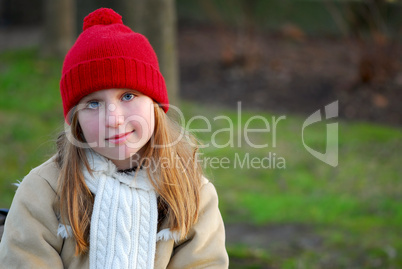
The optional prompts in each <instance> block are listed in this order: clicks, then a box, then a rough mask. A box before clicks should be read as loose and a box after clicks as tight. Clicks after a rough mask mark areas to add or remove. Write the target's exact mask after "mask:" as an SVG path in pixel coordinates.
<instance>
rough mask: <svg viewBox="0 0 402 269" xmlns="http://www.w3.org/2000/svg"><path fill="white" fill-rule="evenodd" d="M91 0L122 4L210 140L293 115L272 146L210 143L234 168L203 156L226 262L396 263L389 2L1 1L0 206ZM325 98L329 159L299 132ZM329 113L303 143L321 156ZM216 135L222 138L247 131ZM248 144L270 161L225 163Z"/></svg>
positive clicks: (25, 158) (400, 251) (54, 116)
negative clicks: (330, 132) (333, 141)
mask: <svg viewBox="0 0 402 269" xmlns="http://www.w3.org/2000/svg"><path fill="white" fill-rule="evenodd" d="M99 7H110V8H113V9H115V10H116V11H117V12H118V13H120V14H121V15H122V16H123V21H124V23H125V24H127V25H128V26H130V27H131V28H132V29H133V30H134V31H138V32H141V33H143V34H145V35H146V36H147V37H148V39H149V40H150V42H151V44H152V45H153V47H154V48H155V50H156V52H157V54H158V58H159V61H160V66H161V70H162V73H163V75H164V76H165V79H166V82H167V86H168V91H169V97H170V99H171V103H172V104H174V105H177V106H179V107H180V109H182V111H183V113H184V115H185V118H186V119H187V120H188V119H191V118H192V117H194V116H200V115H202V116H204V117H206V118H207V119H209V120H210V122H211V124H212V126H211V128H212V129H211V132H205V133H195V134H196V135H197V136H198V137H199V138H200V140H201V141H203V142H204V143H205V144H208V143H209V142H211V135H212V134H213V133H214V131H218V130H222V128H229V127H230V128H233V129H234V130H238V129H240V130H243V128H244V125H245V122H247V121H248V120H249V119H251V118H252V117H255V116H256V115H258V116H261V117H263V118H266V119H268V121H269V122H270V123H273V120H272V119H273V117H276V118H279V117H280V116H285V117H286V118H285V119H284V120H282V121H281V122H280V123H278V126H277V129H276V137H275V140H276V141H275V142H276V143H273V140H274V137H273V136H274V134H273V132H271V133H253V134H250V136H249V137H250V139H251V140H252V141H253V142H254V143H255V144H265V143H268V146H267V147H265V148H262V149H256V148H253V147H251V146H250V145H249V144H247V143H244V142H243V143H241V145H240V144H239V143H235V145H228V146H226V147H213V146H210V147H207V148H205V149H204V150H203V154H204V156H205V157H209V158H212V157H217V158H228V159H229V160H230V165H229V167H228V168H224V167H220V168H219V167H213V166H210V165H206V168H205V170H206V173H207V175H208V177H209V178H210V179H211V180H212V181H213V182H214V184H215V186H216V188H217V190H218V193H219V197H220V208H221V212H222V215H223V218H224V220H225V224H226V230H227V248H228V252H229V255H230V258H231V265H230V268H402V242H401V240H400V238H401V236H402V232H401V229H400V227H401V225H402V203H401V201H402V181H401V179H402V176H401V175H402V168H401V161H402V156H401V149H402V129H401V126H402V106H401V104H402V38H401V36H402V16H401V15H402V3H401V2H400V1H396V0H388V1H385V0H365V1H363V0H325V1H324V0H247V1H246V0H193V1H185V0H176V1H174V0H131V1H128V0H119V1H111V0H109V1H107V0H102V1H95V0H82V1H73V0H60V1H51V0H47V1H46V0H29V1H28V0H12V1H11V0H0V143H1V146H0V147H1V148H0V207H5V208H7V207H9V206H10V204H11V201H12V198H13V195H14V193H15V189H16V187H15V186H13V185H12V183H15V182H17V181H18V180H22V179H23V177H24V176H25V175H26V174H27V173H28V172H29V171H30V170H31V169H32V168H34V167H35V166H37V165H39V164H41V163H42V162H43V161H45V160H46V159H47V158H49V157H50V156H51V155H52V154H53V153H54V152H55V145H54V141H55V139H56V137H57V134H58V132H59V131H61V130H62V129H63V113H62V105H61V98H60V94H59V86H58V83H59V80H60V73H61V67H62V61H63V57H64V55H65V54H66V52H67V51H68V49H69V48H70V47H71V45H72V44H73V43H74V41H75V39H76V38H77V36H78V34H79V33H81V29H82V20H83V18H84V17H85V16H86V15H87V14H88V13H90V12H92V11H93V10H95V9H96V8H99ZM334 101H338V102H339V117H338V118H336V119H332V120H331V121H330V123H338V124H339V146H338V147H339V164H338V166H337V167H332V166H329V165H327V164H325V163H323V162H321V161H319V160H318V159H316V158H314V157H313V156H312V155H310V153H309V152H308V151H307V150H306V149H305V147H304V146H303V141H302V126H303V122H304V121H305V120H306V118H307V117H308V116H309V115H310V114H312V113H314V112H315V111H317V110H319V109H323V108H324V107H325V105H327V104H329V103H331V102H334ZM238 102H241V108H242V111H241V114H239V113H238V112H239V111H238V110H236V108H238V105H239V104H238ZM173 116H174V115H173ZM219 116H227V117H229V118H231V119H232V123H233V126H229V125H228V122H227V121H225V120H218V119H217V118H216V117H219ZM324 118H325V117H324ZM326 124H327V122H326V121H323V122H318V123H316V124H314V125H311V126H309V127H308V128H306V129H305V130H304V131H305V133H304V142H305V143H306V144H307V145H308V146H309V147H311V148H314V149H316V150H317V151H320V152H325V150H326V146H327V142H326V137H327V133H326V127H327V125H326ZM187 127H188V128H189V129H192V130H195V129H202V128H206V124H205V121H197V120H194V121H192V122H191V125H190V126H187ZM248 127H249V128H255V129H257V128H265V125H264V122H263V121H262V120H260V121H258V120H254V121H251V122H250V125H249V126H248ZM226 130H227V129H226ZM213 139H214V140H215V141H218V142H219V143H220V145H225V144H226V143H227V142H228V141H229V139H234V141H244V136H243V135H242V133H237V131H236V132H235V133H234V134H233V136H231V135H230V133H229V132H219V133H217V135H215V136H214V137H213ZM274 154H275V155H274ZM246 156H249V157H250V159H251V158H253V157H256V158H259V159H261V158H265V157H268V156H271V157H270V161H271V162H272V163H271V164H272V165H271V167H269V168H266V167H265V168H261V167H247V166H243V167H239V165H237V166H235V165H234V163H235V162H236V158H238V157H240V158H241V160H244V159H243V158H246ZM274 156H275V157H274ZM275 158H276V162H277V163H278V162H279V160H284V161H285V167H278V165H275V164H274V162H275Z"/></svg>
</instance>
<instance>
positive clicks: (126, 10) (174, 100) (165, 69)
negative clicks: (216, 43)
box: [119, 0, 179, 106]
mask: <svg viewBox="0 0 402 269" xmlns="http://www.w3.org/2000/svg"><path fill="white" fill-rule="evenodd" d="M119 9H120V10H121V15H122V16H123V22H124V24H126V25H127V26H129V27H130V28H131V29H133V31H136V32H139V33H141V34H143V35H145V36H146V37H147V38H148V40H149V42H150V43H151V45H152V47H153V48H154V50H155V52H156V54H157V56H158V60H159V67H160V70H161V73H162V75H163V77H164V78H165V82H166V87H167V90H168V94H169V102H170V104H171V105H173V106H179V71H178V60H177V49H176V37H177V36H176V35H177V21H176V7H175V0H121V6H120V8H119Z"/></svg>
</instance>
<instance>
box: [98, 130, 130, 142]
mask: <svg viewBox="0 0 402 269" xmlns="http://www.w3.org/2000/svg"><path fill="white" fill-rule="evenodd" d="M134 131H135V130H133V131H131V132H127V133H121V134H117V135H114V136H111V137H109V138H106V139H105V140H106V141H108V142H110V143H113V144H121V143H123V142H125V141H126V140H127V137H128V136H129V135H130V134H132V133H133V132H134Z"/></svg>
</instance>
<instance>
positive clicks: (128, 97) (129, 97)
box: [121, 93, 135, 101]
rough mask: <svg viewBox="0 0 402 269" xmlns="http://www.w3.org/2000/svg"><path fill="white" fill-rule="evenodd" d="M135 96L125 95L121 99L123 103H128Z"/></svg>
mask: <svg viewBox="0 0 402 269" xmlns="http://www.w3.org/2000/svg"><path fill="white" fill-rule="evenodd" d="M134 97H135V95H134V94H132V93H125V94H124V95H123V97H122V98H121V99H122V100H123V101H130V100H132V99H134Z"/></svg>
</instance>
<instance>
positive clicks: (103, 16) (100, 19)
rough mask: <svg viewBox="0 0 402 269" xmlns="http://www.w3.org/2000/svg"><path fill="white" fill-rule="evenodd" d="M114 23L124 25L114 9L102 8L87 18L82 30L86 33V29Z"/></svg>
mask: <svg viewBox="0 0 402 269" xmlns="http://www.w3.org/2000/svg"><path fill="white" fill-rule="evenodd" d="M113 23H120V24H123V21H122V19H121V16H120V15H119V14H117V13H116V12H115V11H114V10H113V9H110V8H100V9H97V10H95V11H94V12H92V13H90V14H89V15H88V16H86V17H85V19H84V25H83V27H82V30H83V31H85V30H86V29H88V28H89V27H91V26H94V25H108V24H113Z"/></svg>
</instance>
